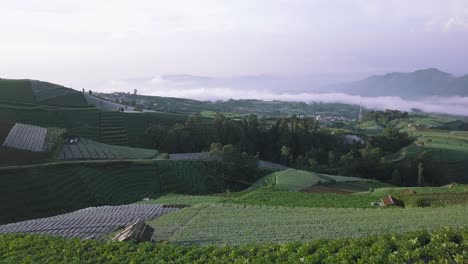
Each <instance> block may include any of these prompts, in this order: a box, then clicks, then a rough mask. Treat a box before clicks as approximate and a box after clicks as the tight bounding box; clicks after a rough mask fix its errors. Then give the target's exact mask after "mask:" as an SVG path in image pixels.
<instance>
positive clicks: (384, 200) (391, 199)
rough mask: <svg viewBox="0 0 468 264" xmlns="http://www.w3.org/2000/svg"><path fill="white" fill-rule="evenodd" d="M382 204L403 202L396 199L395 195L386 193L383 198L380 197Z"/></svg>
mask: <svg viewBox="0 0 468 264" xmlns="http://www.w3.org/2000/svg"><path fill="white" fill-rule="evenodd" d="M380 201H381V204H382V206H392V205H394V206H403V203H402V202H401V201H400V200H398V199H396V198H395V197H392V196H391V195H387V196H385V197H384V198H382V199H380Z"/></svg>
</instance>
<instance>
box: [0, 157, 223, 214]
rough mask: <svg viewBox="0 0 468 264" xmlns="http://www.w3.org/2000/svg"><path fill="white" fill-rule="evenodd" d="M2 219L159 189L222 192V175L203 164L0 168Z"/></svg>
mask: <svg viewBox="0 0 468 264" xmlns="http://www.w3.org/2000/svg"><path fill="white" fill-rule="evenodd" d="M0 182H1V183H2V184H0V193H1V195H0V211H1V212H2V214H0V223H8V222H13V221H17V220H22V219H32V218H37V217H45V216H50V215H54V214H57V213H63V212H69V211H73V210H76V209H80V208H85V207H89V206H98V205H115V204H122V203H132V202H136V201H140V200H141V199H143V198H145V197H154V196H158V195H160V194H163V193H184V194H206V193H214V192H224V191H225V188H226V187H225V179H224V178H223V175H217V174H216V171H213V170H212V168H210V167H209V165H207V164H205V163H203V162H188V161H168V160H154V161H151V160H148V161H139V162H130V161H120V162H119V161H86V162H64V163H51V164H44V165H34V166H19V167H9V168H5V167H4V168H0Z"/></svg>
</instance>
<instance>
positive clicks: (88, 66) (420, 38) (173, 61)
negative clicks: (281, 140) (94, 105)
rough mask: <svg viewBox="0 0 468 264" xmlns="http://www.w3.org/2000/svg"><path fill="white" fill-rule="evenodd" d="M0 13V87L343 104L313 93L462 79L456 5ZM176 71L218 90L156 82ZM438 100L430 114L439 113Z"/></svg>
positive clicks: (242, 5)
mask: <svg viewBox="0 0 468 264" xmlns="http://www.w3.org/2000/svg"><path fill="white" fill-rule="evenodd" d="M0 4H2V11H3V12H2V16H0V34H1V36H2V37H1V41H0V57H1V58H2V63H1V64H0V78H29V79H38V80H44V81H49V82H55V83H59V84H62V85H65V86H67V87H72V88H74V89H76V90H81V89H83V88H84V89H86V90H88V89H90V90H94V91H101V92H111V91H133V89H135V88H136V89H139V90H140V93H141V94H148V95H161V96H176V97H185V98H193V99H210V100H215V99H227V97H230V98H251V97H254V96H255V97H256V98H257V99H267V98H270V99H281V98H290V99H291V100H296V99H297V100H301V101H305V100H306V99H305V98H307V100H315V99H320V100H325V101H332V100H338V99H337V98H341V99H339V100H344V99H342V98H345V96H342V95H339V94H334V93H333V94H330V91H328V94H329V96H328V97H324V95H323V94H322V95H321V96H317V95H315V93H316V92H317V91H318V90H320V89H322V88H323V87H324V86H326V85H329V84H335V83H341V82H349V81H355V80H359V79H363V78H366V77H368V76H371V75H376V74H385V73H389V72H411V71H415V70H420V69H425V68H437V69H440V70H441V71H444V72H449V73H451V74H454V75H456V76H460V75H464V74H467V73H468V64H466V61H468V49H466V47H467V46H468V5H467V4H466V2H465V1H463V0H450V1H441V0H431V1H423V0H417V1H411V2H408V1H403V0H397V1H391V2H390V1H387V2H381V1H379V2H374V1H365V0H352V1H344V0H337V1H326V0H317V1H306V0H296V1H285V0H276V1H271V0H268V1H267V0H258V1H247V0H240V1H219V0H218V1H215V0H203V1H200V2H198V1H197V3H195V2H194V1H182V0H176V1H149V0H144V1H143V0H142V1H129V0H119V1H112V4H110V3H109V2H105V1H90V0H84V1H77V0H72V1H58V0H44V1H37V2H31V1H25V0H19V1H14V2H11V1H8V2H7V1H4V0H0ZM185 74H188V75H193V76H208V77H210V78H217V79H220V80H226V82H225V83H222V82H217V83H216V85H214V84H213V83H211V84H210V85H205V84H203V83H202V84H201V85H200V83H197V82H195V83H182V84H181V82H180V81H178V80H175V81H174V80H170V79H169V80H168V79H165V78H164V76H168V75H176V76H177V75H185ZM256 78H258V79H261V78H265V80H264V81H261V80H257V79H256ZM239 79H240V80H241V81H240V82H242V84H241V85H239V83H238V80H239ZM248 82H251V85H246V84H245V83H248ZM321 92H325V93H326V92H327V91H323V89H322V90H321ZM246 96H247V97H246ZM346 98H347V99H346V100H345V101H346V102H350V103H355V101H356V100H358V101H369V104H370V103H372V104H375V102H376V101H375V100H376V99H373V101H372V100H367V99H366V98H362V99H361V98H358V99H356V98H354V97H346ZM465 99H466V98H460V100H462V101H463V100H465ZM392 100H393V99H392ZM427 100H429V99H427ZM427 100H426V101H427ZM447 100H448V101H444V103H443V105H444V107H440V106H438V108H441V109H442V110H444V109H445V108H446V107H447V106H450V103H448V102H451V101H450V100H449V99H447ZM457 100H458V99H457ZM377 101H380V102H381V106H384V105H387V104H389V103H388V99H385V100H384V99H379V100H377ZM436 101H437V100H436ZM427 103H428V104H429V103H432V104H433V103H434V102H432V101H428V102H427ZM397 105H398V106H399V105H401V104H397ZM453 107H455V106H453ZM461 107H462V108H463V109H462V110H463V113H468V110H466V109H465V108H464V107H463V105H461ZM431 109H432V107H431ZM453 109H455V108H453ZM456 111H459V110H456ZM450 112H454V111H452V109H450Z"/></svg>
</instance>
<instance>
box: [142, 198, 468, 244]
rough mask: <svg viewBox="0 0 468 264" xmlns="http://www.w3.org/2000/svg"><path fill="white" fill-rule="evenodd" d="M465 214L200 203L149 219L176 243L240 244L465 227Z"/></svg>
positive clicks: (459, 209)
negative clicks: (152, 219)
mask: <svg viewBox="0 0 468 264" xmlns="http://www.w3.org/2000/svg"><path fill="white" fill-rule="evenodd" d="M467 215H468V207H466V206H453V207H436V208H431V210H427V209H426V208H413V209H399V208H390V209H388V208H386V209H348V208H335V209H330V208H297V207H296V208H287V207H268V206H245V205H226V204H212V205H203V204H201V205H195V206H193V207H190V208H184V209H182V210H180V211H178V212H175V213H173V214H170V215H165V216H162V217H160V218H158V219H156V220H154V221H150V224H151V225H152V226H153V227H154V228H155V229H156V230H155V237H154V239H155V240H165V241H170V242H175V243H181V244H218V245H223V244H227V245H245V244H264V243H287V242H297V241H310V240H317V239H321V238H326V239H335V238H351V237H365V236H369V235H378V234H386V233H403V232H407V231H412V230H419V229H429V230H432V229H437V228H440V227H449V226H451V227H466V226H467V222H466V216H467ZM441 219H443V221H441ZM397 220H398V221H397Z"/></svg>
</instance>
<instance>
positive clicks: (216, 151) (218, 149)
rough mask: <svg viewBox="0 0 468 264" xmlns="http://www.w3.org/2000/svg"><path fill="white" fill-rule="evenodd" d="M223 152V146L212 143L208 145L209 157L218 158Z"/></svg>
mask: <svg viewBox="0 0 468 264" xmlns="http://www.w3.org/2000/svg"><path fill="white" fill-rule="evenodd" d="M222 152H223V144H221V143H219V142H213V143H211V145H210V156H211V157H219V156H220V155H221V153H222Z"/></svg>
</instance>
